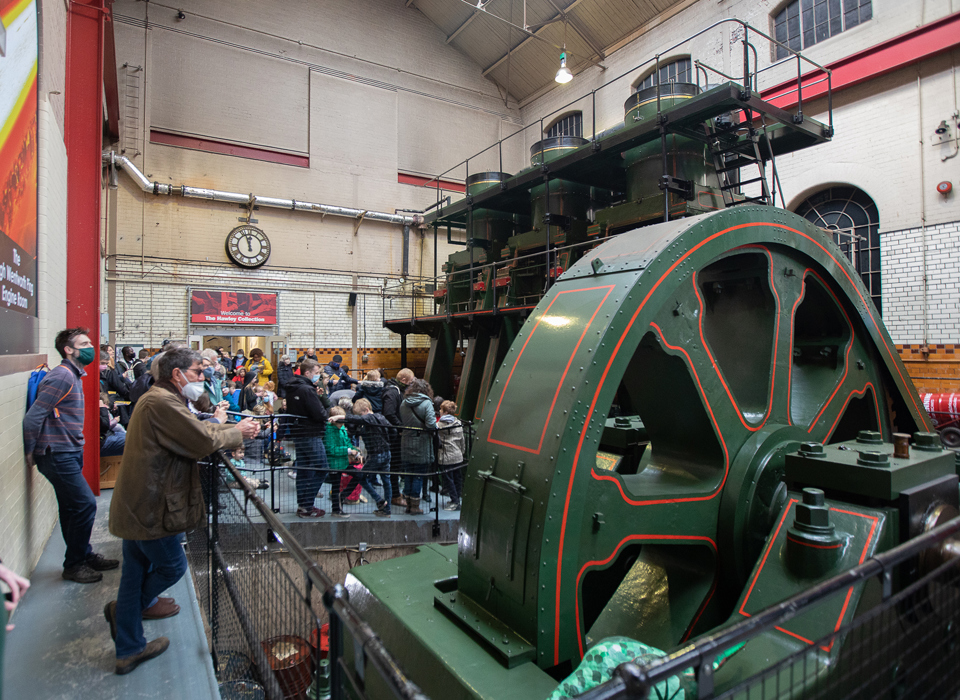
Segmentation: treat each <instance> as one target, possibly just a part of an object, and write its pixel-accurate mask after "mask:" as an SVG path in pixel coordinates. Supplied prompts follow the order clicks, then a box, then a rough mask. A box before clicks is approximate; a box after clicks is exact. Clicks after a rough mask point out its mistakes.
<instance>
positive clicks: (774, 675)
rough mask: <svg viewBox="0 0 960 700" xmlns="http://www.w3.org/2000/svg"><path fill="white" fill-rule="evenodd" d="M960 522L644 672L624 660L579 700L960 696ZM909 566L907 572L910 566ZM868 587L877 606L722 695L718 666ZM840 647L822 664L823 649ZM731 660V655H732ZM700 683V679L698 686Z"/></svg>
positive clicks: (702, 640) (696, 642) (705, 639)
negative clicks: (667, 691)
mask: <svg viewBox="0 0 960 700" xmlns="http://www.w3.org/2000/svg"><path fill="white" fill-rule="evenodd" d="M958 533H960V518H956V519H954V520H951V521H949V522H947V523H945V524H943V525H941V526H939V527H937V528H935V529H933V530H931V531H929V532H927V533H925V534H923V535H920V536H919V537H916V538H914V539H912V540H910V541H908V542H906V543H904V544H902V545H900V546H898V547H895V548H894V549H891V550H889V551H887V552H884V553H882V554H878V555H877V556H875V557H873V558H871V559H869V560H867V561H865V562H864V563H863V564H861V565H860V566H857V567H855V568H853V569H850V570H848V571H844V572H843V573H840V574H837V575H836V576H834V577H832V578H830V579H827V580H826V581H822V582H821V583H819V584H817V585H815V586H812V587H811V588H809V589H808V590H806V591H803V592H802V593H800V594H797V595H795V596H793V597H791V598H788V599H787V600H784V601H783V602H781V603H778V604H776V605H773V606H771V607H769V608H767V609H766V610H764V611H762V612H758V613H756V614H755V615H753V616H752V617H750V618H747V619H745V620H743V621H742V622H739V623H737V624H734V625H732V626H730V627H727V628H725V629H721V630H719V631H717V632H715V633H713V634H709V635H706V636H704V637H701V638H699V639H696V640H694V641H693V642H691V643H690V644H688V645H687V646H684V647H682V648H680V649H678V650H677V651H675V652H673V653H672V654H669V655H667V656H664V657H662V658H660V659H657V660H655V661H653V662H651V663H649V664H646V665H644V666H642V667H641V666H638V665H636V664H632V663H627V664H622V665H620V666H618V667H617V669H616V671H615V672H614V674H613V677H612V678H611V679H610V680H609V681H607V682H605V683H603V684H601V685H598V686H596V687H594V688H592V689H590V690H588V691H586V692H585V693H582V694H580V695H578V696H577V698H578V700H614V699H627V698H630V699H639V698H643V699H644V700H645V699H646V698H648V697H663V696H662V695H660V694H658V693H660V692H661V690H662V689H663V688H665V687H667V685H666V684H667V682H668V681H669V680H670V679H680V681H681V683H680V685H681V687H685V688H686V691H687V693H688V694H686V695H685V696H684V697H687V698H691V697H696V698H723V699H726V698H737V699H743V700H761V699H763V700H766V699H768V698H788V697H789V698H823V699H827V698H829V699H830V700H835V699H837V700H839V699H841V698H911V699H912V700H916V699H917V698H926V697H930V698H933V697H936V698H940V697H951V698H952V697H957V696H958V693H960V664H957V658H958V653H960V556H958V555H960V543H958V542H957V540H956V539H955V538H956V536H957V534H958ZM918 561H919V566H920V570H921V571H926V573H925V574H923V575H918V576H917V577H916V580H914V581H913V583H910V584H909V585H906V586H904V587H903V588H902V589H901V590H900V591H899V592H897V593H894V592H893V590H894V586H893V583H894V581H895V580H896V579H898V578H902V577H904V576H906V575H908V574H907V572H906V569H908V568H912V567H915V566H917V562H918ZM908 565H910V566H909V567H908ZM858 583H865V584H872V585H873V586H874V587H875V590H876V592H877V594H878V596H879V598H880V602H879V604H878V605H876V606H875V607H873V608H871V609H870V610H868V611H867V612H866V613H864V614H863V615H861V616H859V617H857V618H855V619H853V620H852V621H851V622H849V623H847V624H845V625H843V626H841V627H838V628H837V629H836V630H835V631H834V632H832V633H830V634H829V635H826V636H825V637H823V638H822V639H819V640H814V642H813V643H812V644H810V645H809V646H807V647H806V648H804V649H801V650H800V651H797V652H796V653H793V654H791V655H789V656H787V658H784V659H783V660H781V661H779V662H777V663H775V664H772V665H770V666H768V667H766V668H763V669H762V670H760V671H759V672H757V673H755V674H754V675H752V676H750V677H748V678H744V679H742V680H740V681H739V682H737V683H736V684H735V685H733V686H732V687H723V688H717V686H716V684H715V682H714V673H715V670H716V662H717V660H718V659H723V658H724V657H725V654H726V653H729V652H731V650H735V649H736V648H737V647H738V645H741V644H743V643H745V642H748V641H750V640H751V639H754V638H756V637H757V636H758V635H760V634H762V633H764V632H766V631H768V630H772V629H773V628H774V627H777V626H782V625H783V624H784V623H785V622H787V621H788V620H790V619H792V618H794V617H796V616H798V615H801V614H803V613H806V612H809V611H810V610H811V609H812V608H815V607H817V606H818V605H820V604H823V602H824V601H826V600H828V599H830V598H833V597H835V596H839V595H844V594H845V592H846V591H847V590H849V588H850V586H852V585H854V584H858ZM834 642H837V643H840V644H842V649H841V651H840V653H839V656H838V657H837V658H836V660H835V661H833V662H832V663H830V664H829V666H830V667H829V668H825V665H824V650H825V649H831V648H832V645H833V643H834ZM727 658H728V657H727ZM694 679H695V680H694Z"/></svg>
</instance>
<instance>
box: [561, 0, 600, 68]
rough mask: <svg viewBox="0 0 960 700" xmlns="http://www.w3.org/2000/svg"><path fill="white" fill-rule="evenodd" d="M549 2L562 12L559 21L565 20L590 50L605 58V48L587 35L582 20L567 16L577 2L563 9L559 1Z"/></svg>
mask: <svg viewBox="0 0 960 700" xmlns="http://www.w3.org/2000/svg"><path fill="white" fill-rule="evenodd" d="M547 2H549V3H550V4H551V5H553V9H555V10H556V11H557V12H559V13H560V20H558V21H561V20H562V21H563V22H566V23H567V25H569V27H570V28H571V29H573V31H575V32H576V33H577V35H578V36H579V37H580V38H581V39H583V42H584V43H585V44H586V45H587V46H589V47H590V50H591V51H593V52H594V53H595V54H596V55H597V56H599V57H600V60H601V61H602V60H603V59H604V58H605V56H604V55H603V50H601V49H600V48H599V47H598V46H597V45H596V44H595V43H594V42H593V41H592V40H591V39H590V37H588V36H587V32H586V30H585V29H584V28H583V27H582V26H580V22H578V21H577V20H575V19H571V18H569V17H567V12H568V11H569V10H571V9H572V8H573V5H575V4H576V3H573V5H570V7H568V8H566V9H561V8H560V6H558V5H557V3H555V2H554V1H553V0H547Z"/></svg>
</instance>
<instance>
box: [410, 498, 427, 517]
mask: <svg viewBox="0 0 960 700" xmlns="http://www.w3.org/2000/svg"><path fill="white" fill-rule="evenodd" d="M406 513H407V515H423V511H422V510H420V499H419V498H414V497H413V496H407V510H406Z"/></svg>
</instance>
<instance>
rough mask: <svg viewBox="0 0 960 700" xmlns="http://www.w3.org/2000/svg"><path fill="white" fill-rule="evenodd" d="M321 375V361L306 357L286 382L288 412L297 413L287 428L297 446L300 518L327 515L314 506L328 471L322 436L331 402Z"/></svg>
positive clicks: (298, 513)
mask: <svg viewBox="0 0 960 700" xmlns="http://www.w3.org/2000/svg"><path fill="white" fill-rule="evenodd" d="M322 377H323V374H322V372H321V371H320V363H319V362H317V361H316V360H313V359H311V358H309V357H307V358H306V359H304V360H303V362H301V363H300V376H297V375H293V378H292V379H291V380H290V381H289V382H288V383H287V384H286V385H285V391H286V394H287V397H286V399H287V413H289V414H291V415H293V416H299V417H298V418H293V419H290V422H289V423H288V424H287V431H288V434H289V435H290V437H292V438H293V444H294V445H295V446H296V448H297V462H296V467H297V516H298V517H300V518H322V517H323V516H324V515H326V511H325V510H323V509H322V508H317V507H316V505H315V503H316V499H317V493H318V492H319V491H320V487H321V486H322V485H323V482H324V480H325V479H326V476H327V474H328V471H327V470H328V465H327V451H326V449H325V447H324V444H323V435H324V432H325V430H326V427H327V418H329V417H330V414H329V413H328V411H327V409H328V408H330V405H331V404H330V399H328V398H327V396H326V395H325V394H324V393H323V381H322ZM338 493H339V492H338Z"/></svg>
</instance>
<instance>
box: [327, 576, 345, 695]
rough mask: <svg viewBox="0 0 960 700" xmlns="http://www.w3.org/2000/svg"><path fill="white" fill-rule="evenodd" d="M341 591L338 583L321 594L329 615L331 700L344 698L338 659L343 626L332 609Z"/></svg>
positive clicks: (341, 672) (341, 651) (341, 654)
mask: <svg viewBox="0 0 960 700" xmlns="http://www.w3.org/2000/svg"><path fill="white" fill-rule="evenodd" d="M342 589H343V587H342V586H341V585H340V584H339V583H338V584H336V585H335V586H334V587H333V588H332V589H330V590H327V591H325V592H324V594H323V603H324V605H325V606H326V607H327V612H328V613H329V615H330V622H329V624H330V636H329V641H330V650H329V651H328V652H327V658H328V659H330V698H331V700H342V698H343V697H344V694H343V670H342V669H341V668H340V659H341V658H342V657H343V624H342V623H341V621H340V617H339V616H338V615H337V613H336V611H334V609H333V604H334V602H335V600H336V598H337V597H338V595H339V593H340V591H342Z"/></svg>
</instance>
